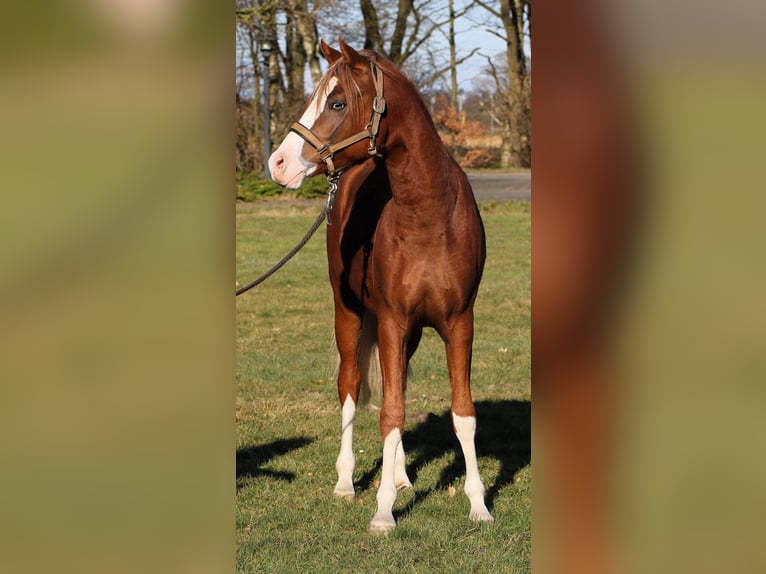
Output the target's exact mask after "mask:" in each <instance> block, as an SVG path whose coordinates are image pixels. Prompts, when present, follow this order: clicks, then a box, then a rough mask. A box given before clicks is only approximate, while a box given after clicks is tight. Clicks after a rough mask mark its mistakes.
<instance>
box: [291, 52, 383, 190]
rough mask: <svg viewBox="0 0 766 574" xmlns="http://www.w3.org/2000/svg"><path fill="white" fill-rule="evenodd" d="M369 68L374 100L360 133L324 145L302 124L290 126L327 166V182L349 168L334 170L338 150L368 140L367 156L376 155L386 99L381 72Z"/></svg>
mask: <svg viewBox="0 0 766 574" xmlns="http://www.w3.org/2000/svg"><path fill="white" fill-rule="evenodd" d="M370 67H371V68H372V78H373V81H374V82H375V99H374V100H373V101H372V117H371V118H370V123H368V124H367V126H366V127H365V128H364V129H363V130H362V131H360V132H357V133H355V134H354V135H352V136H349V137H347V138H346V139H343V140H341V141H339V142H337V143H334V144H325V143H322V141H321V140H320V139H319V138H318V137H317V136H316V134H315V133H314V132H312V131H311V130H310V129H309V128H307V127H306V126H304V125H303V124H302V123H300V122H295V123H294V124H293V125H292V126H290V131H291V132H295V133H296V134H298V135H299V136H300V137H302V138H303V139H304V140H306V142H307V143H308V144H309V145H310V146H311V147H313V148H314V149H315V150H316V151H317V153H318V154H319V159H320V160H322V163H324V164H325V165H326V166H327V179H328V180H332V179H335V180H336V181H337V178H338V177H339V176H340V173H341V172H342V171H345V169H346V168H347V167H350V164H349V165H347V166H344V167H343V168H341V169H336V168H335V164H334V163H333V157H334V156H335V154H336V153H337V152H339V151H340V150H343V149H346V148H347V147H350V146H352V145H354V144H355V143H358V142H360V141H362V140H365V139H368V138H369V140H370V147H369V148H368V150H367V155H370V156H372V155H375V154H377V153H378V148H377V145H376V139H377V137H378V130H379V129H380V120H381V118H382V116H383V113H384V112H385V111H386V99H385V98H384V97H383V72H382V71H381V69H380V68H379V67H378V66H376V65H375V64H374V63H372V64H370Z"/></svg>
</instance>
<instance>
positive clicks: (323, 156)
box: [317, 145, 335, 163]
mask: <svg viewBox="0 0 766 574" xmlns="http://www.w3.org/2000/svg"><path fill="white" fill-rule="evenodd" d="M317 154H318V155H319V159H320V160H322V163H327V160H328V159H331V158H332V156H334V155H335V153H334V152H333V151H332V150H331V149H330V147H329V146H327V145H323V146H322V147H321V148H320V149H318V150H317Z"/></svg>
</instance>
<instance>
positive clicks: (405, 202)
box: [384, 94, 465, 212]
mask: <svg viewBox="0 0 766 574" xmlns="http://www.w3.org/2000/svg"><path fill="white" fill-rule="evenodd" d="M412 97H413V98H414V97H417V98H418V102H417V103H410V104H409V105H407V106H399V105H397V104H396V102H397V101H404V100H401V99H399V100H393V102H394V103H393V105H392V104H389V108H388V110H389V111H388V114H389V115H388V116H387V118H386V119H385V120H384V121H388V122H389V127H388V130H389V132H388V138H387V141H386V155H385V157H386V168H387V169H388V176H389V181H390V183H391V194H392V196H393V198H394V200H395V201H396V202H397V204H398V205H400V206H405V207H408V208H410V209H412V210H414V211H417V212H428V211H433V210H441V209H451V208H452V206H453V205H454V203H455V200H456V197H457V194H458V192H459V190H460V188H461V186H463V185H464V180H465V176H464V174H463V173H462V171H461V170H460V168H459V167H458V165H457V163H455V160H454V159H453V158H452V156H451V155H450V153H449V151H448V150H447V147H446V146H445V145H444V143H443V142H442V140H441V138H440V137H439V134H438V133H437V132H436V128H435V126H434V123H433V121H432V120H431V116H430V115H429V114H428V111H427V109H426V108H425V105H424V104H422V103H420V101H419V96H416V95H414V94H413V96H412ZM410 101H412V100H410Z"/></svg>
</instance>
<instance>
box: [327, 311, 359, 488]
mask: <svg viewBox="0 0 766 574" xmlns="http://www.w3.org/2000/svg"><path fill="white" fill-rule="evenodd" d="M361 327H362V321H361V317H359V316H358V315H357V314H355V313H353V312H351V311H348V310H345V309H343V308H336V310H335V342H336V344H337V345H338V354H339V355H340V364H339V367H338V398H339V399H340V404H341V409H342V410H341V435H340V452H339V453H338V458H337V460H336V461H335V470H337V471H338V482H337V483H336V484H335V490H334V492H335V495H336V496H342V497H345V498H353V497H354V480H353V474H354V467H355V465H356V459H355V458H354V447H353V435H354V417H355V416H356V403H357V400H358V399H359V385H360V383H361V380H362V379H361V373H360V372H359V332H360V330H361Z"/></svg>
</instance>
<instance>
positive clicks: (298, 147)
mask: <svg viewBox="0 0 766 574" xmlns="http://www.w3.org/2000/svg"><path fill="white" fill-rule="evenodd" d="M337 83H338V79H337V78H330V81H329V82H328V83H327V88H326V89H325V90H324V91H322V93H318V92H317V93H315V94H314V97H313V98H312V99H311V101H310V102H309V104H308V105H307V106H306V111H305V112H303V115H302V116H301V119H300V120H298V121H299V122H300V123H302V124H303V125H304V126H306V127H307V128H309V129H312V128H313V127H314V122H316V120H317V118H318V117H319V115H320V114H321V113H322V110H324V108H325V104H326V103H327V96H329V95H330V94H331V93H332V91H333V90H334V89H335V86H336V85H337ZM304 143H305V142H304V141H303V138H301V137H300V136H299V135H298V134H295V133H293V132H290V133H288V134H287V136H285V139H284V140H282V143H281V144H279V148H277V150H276V151H275V152H274V153H273V154H271V157H270V158H269V172H270V173H271V177H272V178H273V179H274V181H276V182H277V183H280V184H282V185H284V186H286V187H288V188H289V189H296V188H298V187H300V185H301V183H303V178H304V177H306V176H309V175H311V174H312V173H313V172H314V170H315V169H316V167H317V164H316V163H311V162H307V161H306V160H305V159H303V156H302V155H301V152H302V151H303V144H304Z"/></svg>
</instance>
